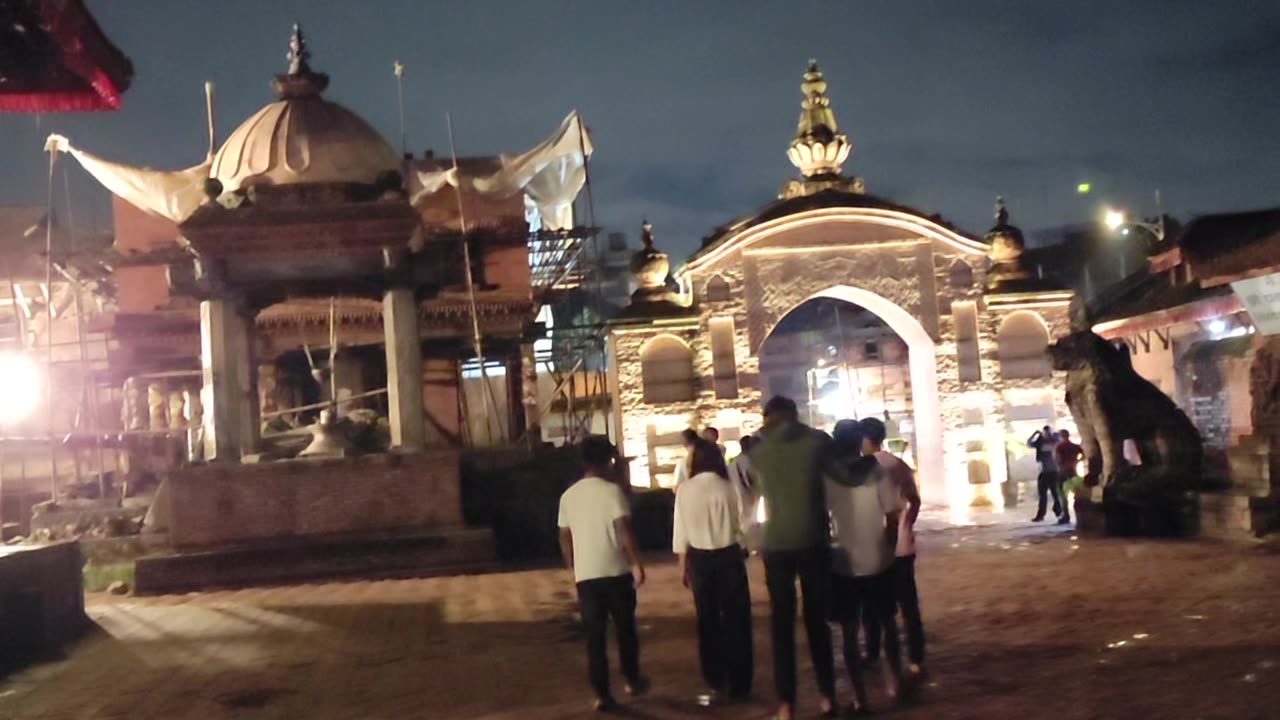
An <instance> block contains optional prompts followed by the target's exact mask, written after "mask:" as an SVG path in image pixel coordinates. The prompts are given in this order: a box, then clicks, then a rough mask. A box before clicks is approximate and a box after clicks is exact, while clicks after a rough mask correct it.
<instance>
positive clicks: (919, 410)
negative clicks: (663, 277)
mask: <svg viewBox="0 0 1280 720" xmlns="http://www.w3.org/2000/svg"><path fill="white" fill-rule="evenodd" d="M824 298H825V299H830V300H838V301H843V302H844V303H848V304H850V305H855V306H857V307H859V308H862V309H864V310H866V311H868V312H870V313H871V314H873V315H875V316H876V317H877V318H879V319H880V320H881V321H883V322H884V324H885V325H887V326H888V327H889V329H890V330H892V331H893V332H894V333H896V334H897V336H898V337H899V338H900V339H901V340H902V341H903V342H904V343H905V344H906V346H907V366H908V374H909V377H910V385H911V400H912V401H911V413H910V414H911V418H912V424H913V427H914V436H915V443H914V447H913V454H914V458H915V462H916V469H917V482H919V483H920V491H921V494H922V496H923V497H924V500H925V502H926V503H927V504H938V505H941V504H951V505H952V506H956V505H957V501H959V504H960V505H961V506H963V505H964V504H967V498H965V499H961V498H959V497H957V493H958V492H959V491H961V490H963V489H964V488H951V487H949V483H948V482H947V479H946V478H947V474H946V472H945V466H944V460H943V456H944V453H943V431H942V417H941V410H940V403H939V399H938V377H937V364H936V347H937V344H936V343H935V341H934V339H933V338H932V337H931V336H930V335H929V333H928V331H926V330H925V329H924V326H923V325H922V324H921V323H920V320H919V319H917V318H916V317H915V316H914V315H912V314H911V313H910V312H908V311H907V310H905V309H903V308H902V307H901V306H899V305H897V304H896V303H894V302H893V301H891V300H889V299H887V298H885V297H883V296H881V295H878V294H876V293H874V292H871V291H870V290H866V289H864V288H859V287H854V286H851V285H834V286H831V287H829V288H827V289H825V290H821V291H819V292H816V293H814V294H812V295H810V296H809V297H807V298H805V299H804V300H803V301H801V302H800V303H797V304H796V305H795V306H794V307H793V308H792V310H795V309H796V308H799V307H800V306H801V305H803V304H805V303H808V302H809V301H811V300H817V299H824ZM785 316H786V314H784V315H783V317H785ZM779 324H780V323H779ZM776 327H777V324H775V325H774V327H773V328H770V330H769V333H768V334H767V335H766V337H765V341H764V342H763V343H761V345H760V348H759V350H758V351H757V352H760V351H762V350H763V349H764V348H765V345H766V344H767V343H768V342H769V338H771V337H772V336H773V330H774V329H775V328H776ZM881 381H882V382H883V374H882V376H881Z"/></svg>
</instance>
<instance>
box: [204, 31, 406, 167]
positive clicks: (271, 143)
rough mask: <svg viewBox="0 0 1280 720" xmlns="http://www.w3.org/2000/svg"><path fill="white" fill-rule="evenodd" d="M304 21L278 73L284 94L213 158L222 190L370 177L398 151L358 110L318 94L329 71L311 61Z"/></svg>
mask: <svg viewBox="0 0 1280 720" xmlns="http://www.w3.org/2000/svg"><path fill="white" fill-rule="evenodd" d="M310 56H311V53H310V52H308V51H307V44H306V40H305V38H303V36H302V28H300V27H299V26H298V25H297V24H295V25H294V26H293V37H291V38H290V40H289V54H288V55H287V57H288V59H289V72H288V73H286V74H284V75H277V76H276V77H275V82H274V85H275V88H276V92H277V93H279V95H280V99H279V100H277V101H276V102H273V103H271V104H270V105H267V106H266V107H264V108H262V109H261V110H259V111H258V112H256V113H254V114H253V116H252V117H250V118H249V119H248V120H245V121H244V123H242V124H241V125H240V127H238V128H236V130H235V132H233V133H231V137H229V138H227V142H226V143H224V144H223V145H222V148H221V149H220V150H218V154H217V155H215V156H214V158H213V167H212V168H211V169H210V176H211V177H213V178H216V179H217V180H218V181H219V182H221V183H222V191H223V192H234V191H236V190H239V189H241V188H244V187H248V186H250V185H255V184H262V183H265V184H270V185H291V184H295V183H325V182H354V183H366V184H372V183H373V182H374V181H376V180H377V179H378V176H379V175H381V174H382V173H384V172H386V171H388V170H392V171H396V170H399V168H400V157H399V156H398V155H397V154H396V151H395V150H393V149H392V148H391V146H390V145H388V144H387V141H386V140H384V139H383V138H382V136H381V135H379V134H378V131H377V130H374V129H373V128H372V127H370V125H369V123H367V122H365V121H364V120H363V119H362V118H361V117H360V116H359V115H356V114H355V113H353V112H351V111H350V110H348V109H346V108H344V107H342V106H341V105H339V104H337V103H332V102H329V101H328V100H325V99H324V98H323V97H321V96H320V93H322V92H324V89H325V88H326V87H328V85H329V76H328V75H325V74H323V73H316V72H312V70H311V68H310V67H309V66H308V65H307V59H308V58H309V57H310Z"/></svg>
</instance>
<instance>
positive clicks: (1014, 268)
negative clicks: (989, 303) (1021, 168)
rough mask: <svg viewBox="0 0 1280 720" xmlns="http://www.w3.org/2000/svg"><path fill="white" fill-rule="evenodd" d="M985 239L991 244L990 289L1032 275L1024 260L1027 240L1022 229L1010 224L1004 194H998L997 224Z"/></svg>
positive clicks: (988, 283) (988, 273)
mask: <svg viewBox="0 0 1280 720" xmlns="http://www.w3.org/2000/svg"><path fill="white" fill-rule="evenodd" d="M984 239H985V240H986V242H987V244H988V245H990V246H991V249H990V250H988V251H987V257H988V258H989V259H990V260H991V269H990V270H988V271H987V288H988V289H995V288H999V287H1000V286H1001V285H1006V284H1008V283H1009V282H1011V281H1015V280H1025V279H1027V278H1030V277H1031V276H1032V273H1031V271H1030V270H1028V269H1027V268H1026V267H1025V266H1024V265H1023V262H1022V253H1023V252H1024V251H1025V250H1026V241H1025V240H1024V239H1023V237H1022V230H1020V229H1019V228H1018V227H1017V226H1015V225H1010V224H1009V209H1008V208H1007V207H1005V204H1004V196H1003V195H997V196H996V224H995V227H993V228H991V230H989V231H988V232H987V235H986V237H985V238H984Z"/></svg>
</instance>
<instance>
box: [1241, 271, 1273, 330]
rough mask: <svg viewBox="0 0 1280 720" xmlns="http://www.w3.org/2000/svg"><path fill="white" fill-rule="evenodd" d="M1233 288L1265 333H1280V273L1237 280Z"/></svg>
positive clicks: (1254, 324)
mask: <svg viewBox="0 0 1280 720" xmlns="http://www.w3.org/2000/svg"><path fill="white" fill-rule="evenodd" d="M1231 289H1232V290H1234V291H1235V293H1236V295H1237V296H1239V297H1240V301H1241V302H1243V303H1244V307H1245V309H1246V310H1248V311H1249V317H1251V318H1253V326H1254V327H1256V328H1258V332H1260V333H1262V334H1263V335H1280V273H1272V274H1271V275H1263V276H1262V277H1255V278H1249V279H1247V280H1237V281H1236V282H1233V283H1231Z"/></svg>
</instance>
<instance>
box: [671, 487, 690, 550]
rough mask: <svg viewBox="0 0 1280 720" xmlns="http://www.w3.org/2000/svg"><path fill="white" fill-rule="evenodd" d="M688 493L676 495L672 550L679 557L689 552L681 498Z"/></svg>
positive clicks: (672, 526) (672, 525) (672, 527)
mask: <svg viewBox="0 0 1280 720" xmlns="http://www.w3.org/2000/svg"><path fill="white" fill-rule="evenodd" d="M682 494H684V495H688V493H676V506H675V511H674V513H673V514H674V517H673V518H672V522H671V550H672V551H673V552H674V553H676V554H677V555H679V554H681V553H683V552H685V551H687V550H688V546H689V540H688V539H687V537H686V534H685V531H684V517H683V515H682V513H681V512H680V508H681V505H680V496H681V495H682Z"/></svg>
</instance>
